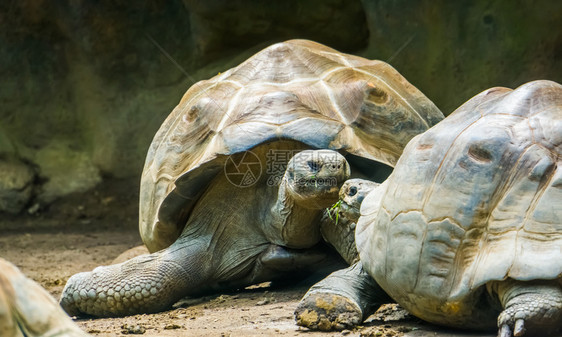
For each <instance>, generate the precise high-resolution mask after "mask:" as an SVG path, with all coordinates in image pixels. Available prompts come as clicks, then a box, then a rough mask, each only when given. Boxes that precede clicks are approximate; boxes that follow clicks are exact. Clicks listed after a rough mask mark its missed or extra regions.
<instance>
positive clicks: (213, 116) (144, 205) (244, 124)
mask: <svg viewBox="0 0 562 337" xmlns="http://www.w3.org/2000/svg"><path fill="white" fill-rule="evenodd" d="M442 118H443V115H442V114H441V112H440V111H439V109H437V107H436V106H435V105H434V104H433V103H432V102H431V101H430V100H429V99H427V97H425V96H424V95H423V94H422V93H421V92H420V91H419V90H417V89H416V88H415V87H414V86H412V85H411V84H410V83H408V81H406V79H404V77H402V76H401V75H400V74H399V73H398V72H397V71H396V70H395V69H394V68H392V67H391V66H389V65H388V64H386V63H384V62H381V61H372V60H367V59H364V58H360V57H357V56H352V55H347V54H343V53H340V52H337V51H335V50H333V49H330V48H328V47H326V46H323V45H321V44H318V43H315V42H312V41H306V40H291V41H287V42H283V43H278V44H274V45H272V46H270V47H268V48H266V49H264V50H262V51H260V52H259V53H257V54H256V55H254V56H252V57H251V58H249V59H248V60H247V61H245V62H243V63H242V64H240V65H239V66H237V67H235V68H233V69H230V70H228V71H226V72H224V73H222V74H219V75H217V76H215V77H213V78H211V79H210V80H206V81H201V82H198V83H196V84H194V85H193V86H192V87H191V88H190V89H189V90H188V91H187V92H186V94H185V95H184V97H183V98H182V100H181V102H180V103H179V104H178V106H177V107H176V108H175V109H174V110H173V111H172V113H171V114H170V115H169V116H168V118H167V119H166V120H165V121H164V123H163V124H162V126H161V127H160V129H159V131H158V132H157V133H156V136H155V137H154V140H153V142H152V145H151V146H150V149H149V151H148V155H147V158H146V163H145V167H144V171H143V174H142V179H141V193H140V224H139V227H140V232H141V236H142V238H143V241H144V242H145V244H146V245H147V246H148V248H149V250H151V251H155V250H159V249H162V248H164V247H167V246H168V245H169V244H171V243H172V242H173V241H175V239H176V238H177V236H178V235H179V233H180V232H181V230H182V228H183V226H184V224H185V222H186V219H187V218H188V216H189V212H190V209H191V207H192V206H193V204H194V203H195V202H196V201H197V199H198V197H199V195H200V194H201V192H202V191H203V190H204V189H205V187H206V186H207V184H208V183H209V181H210V180H211V179H212V178H213V177H214V176H215V175H216V174H217V173H218V172H220V170H221V169H222V164H223V162H224V160H225V158H226V157H227V156H229V155H232V154H234V153H237V152H241V151H245V150H249V149H251V148H253V147H255V146H256V145H258V144H261V143H264V142H268V141H275V140H280V139H289V140H295V141H299V142H301V143H304V144H306V145H307V146H308V147H310V148H330V149H335V150H339V151H341V152H348V153H352V154H354V155H357V156H362V157H365V158H369V159H372V160H377V161H379V162H383V163H386V164H389V165H394V163H395V162H396V160H397V159H398V157H399V156H400V154H401V153H402V150H403V148H404V146H405V145H406V144H407V142H408V141H409V140H410V139H411V138H412V137H413V136H415V135H416V134H419V133H420V132H423V131H425V130H426V129H428V128H429V127H431V126H432V125H434V124H435V123H437V122H439V121H440V120H441V119H442Z"/></svg>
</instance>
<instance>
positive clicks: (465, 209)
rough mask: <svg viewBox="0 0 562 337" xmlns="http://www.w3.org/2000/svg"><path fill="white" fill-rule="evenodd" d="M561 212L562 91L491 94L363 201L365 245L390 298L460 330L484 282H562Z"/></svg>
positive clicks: (420, 142) (532, 88)
mask: <svg viewBox="0 0 562 337" xmlns="http://www.w3.org/2000/svg"><path fill="white" fill-rule="evenodd" d="M561 206H562V86H561V85H560V84H557V83H554V82H550V81H535V82H530V83H527V84H525V85H522V86H521V87H519V88H517V89H516V90H511V89H507V88H493V89H489V90H487V91H484V92H483V93H481V94H479V95H477V96H475V97H474V98H472V99H471V100H469V101H468V102H466V103H465V104H464V105H462V106H461V107H460V108H458V109H457V110H456V111H455V112H453V113H452V114H451V115H450V116H449V117H447V118H446V119H444V120H443V121H442V122H440V123H439V124H437V125H436V126H434V127H433V128H431V129H430V130H428V131H426V132H425V133H423V134H421V135H418V136H416V137H415V138H414V139H412V141H411V142H410V143H409V144H408V145H407V147H406V148H405V149H404V153H403V155H402V157H401V158H400V160H399V161H398V163H397V164H396V166H395V169H394V171H393V172H392V174H391V175H390V177H389V178H388V179H387V180H386V181H385V182H384V183H383V184H382V185H381V186H380V187H379V188H378V189H376V190H375V191H374V192H371V193H370V194H369V195H368V196H367V197H366V198H365V200H364V202H363V204H362V209H361V218H360V220H359V224H358V226H357V233H356V239H357V245H358V249H359V251H360V257H361V260H362V261H363V264H364V266H365V268H366V269H367V270H368V271H369V272H370V274H371V275H372V276H373V277H374V278H375V279H376V281H377V282H378V283H379V284H380V285H381V286H382V287H383V289H385V291H387V292H388V293H389V295H390V296H392V297H393V298H394V299H395V300H397V301H398V302H399V303H401V304H403V305H405V306H406V308H407V309H408V310H410V311H411V312H412V313H414V314H416V315H418V316H419V317H422V318H424V319H427V320H430V321H440V322H441V323H443V322H445V321H447V320H452V323H451V324H453V325H454V324H459V320H458V318H457V316H456V315H457V314H459V315H465V316H469V315H472V313H470V314H469V313H468V312H469V311H470V310H473V308H472V307H471V304H469V302H470V301H468V300H467V298H469V297H470V296H476V295H477V292H478V291H481V290H482V286H483V285H484V284H486V283H487V282H490V281H493V280H498V281H499V280H504V279H506V278H512V279H516V280H533V279H556V278H560V275H562V207H561ZM463 303H465V304H466V305H464V304H463ZM431 310H433V311H434V312H433V313H431V314H429V313H428V312H429V311H431ZM437 315H442V316H443V317H441V318H439V319H437V320H436V319H435V318H436V316H437ZM455 320H456V321H455ZM494 323H495V322H494Z"/></svg>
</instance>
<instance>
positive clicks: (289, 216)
mask: <svg viewBox="0 0 562 337" xmlns="http://www.w3.org/2000/svg"><path fill="white" fill-rule="evenodd" d="M272 146H279V147H282V146H293V145H292V144H285V145H283V143H279V144H277V145H272V144H266V145H262V146H261V147H257V148H254V149H252V152H253V153H254V154H256V155H257V156H258V157H259V158H260V160H262V162H264V163H265V162H266V160H265V159H266V155H267V152H268V151H269V150H270V149H271V147H272ZM349 175H350V168H349V164H348V163H347V161H346V160H345V158H344V157H343V156H342V155H341V154H339V153H338V152H336V151H332V150H315V151H313V150H307V151H302V152H299V153H298V154H296V155H295V156H294V157H293V158H292V159H291V161H290V162H289V163H288V164H287V170H286V172H285V174H284V176H283V179H282V181H281V184H280V185H279V186H269V185H268V184H267V183H266V182H265V179H267V177H266V176H263V177H262V178H261V179H263V181H258V182H257V183H256V184H254V185H252V186H250V187H244V188H242V187H236V186H233V185H232V184H230V183H229V181H228V178H227V177H226V176H224V175H222V174H219V175H218V176H217V177H215V179H214V180H213V182H212V183H211V185H210V186H209V187H208V188H207V190H206V192H205V194H204V195H203V196H202V197H201V199H200V200H199V201H198V203H197V205H196V206H195V208H194V210H193V212H192V215H191V217H190V219H189V221H188V223H187V225H186V226H185V228H184V231H183V233H182V234H181V236H180V238H179V239H178V240H176V242H175V243H174V244H172V245H171V246H170V247H168V248H166V249H163V250H160V251H158V252H156V253H153V254H148V255H142V256H139V257H137V258H134V259H131V260H129V261H126V262H124V263H121V264H117V265H111V266H104V267H98V268H96V269H94V270H93V271H92V272H84V273H79V274H76V275H74V276H72V277H71V278H70V279H69V280H68V283H67V284H66V286H65V288H64V290H63V294H62V297H61V301H60V302H61V305H62V307H63V308H64V309H65V310H66V312H68V313H69V314H70V315H82V314H88V315H95V316H122V315H128V314H135V313H147V312H156V311H161V310H164V309H167V308H169V307H171V305H172V304H173V303H174V302H176V301H177V300H179V299H181V298H182V297H184V296H193V295H198V294H201V293H205V292H208V291H213V290H225V289H230V290H234V289H237V288H239V287H244V286H248V285H251V284H255V283H259V282H264V281H270V280H276V279H282V278H283V277H286V275H288V274H289V275H292V276H294V273H295V272H296V273H297V274H298V272H299V271H302V272H303V274H309V273H310V271H312V270H321V269H322V268H328V267H329V268H332V269H331V270H333V268H334V266H333V256H330V255H328V254H327V253H326V251H327V250H326V249H320V248H317V244H318V243H319V242H320V241H321V239H322V238H321V234H320V229H319V219H320V217H321V215H322V210H324V209H325V208H326V207H329V206H330V205H332V204H333V203H334V202H335V201H336V200H337V198H338V192H339V188H340V186H341V185H342V184H343V182H344V181H345V180H346V179H348V178H349Z"/></svg>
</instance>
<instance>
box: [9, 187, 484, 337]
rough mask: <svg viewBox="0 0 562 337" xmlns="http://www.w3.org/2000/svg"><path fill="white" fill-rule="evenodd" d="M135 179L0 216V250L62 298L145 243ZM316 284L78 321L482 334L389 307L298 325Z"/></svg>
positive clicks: (242, 332) (95, 329) (116, 330)
mask: <svg viewBox="0 0 562 337" xmlns="http://www.w3.org/2000/svg"><path fill="white" fill-rule="evenodd" d="M130 186H135V184H134V182H131V181H120V180H113V181H108V182H105V183H103V184H102V186H100V188H99V189H98V190H96V191H94V192H89V193H85V194H80V195H74V196H70V197H68V198H65V199H64V200H60V201H58V202H56V203H54V204H52V205H50V206H49V207H43V208H40V209H39V210H37V207H32V208H31V209H32V210H33V211H34V212H33V214H25V215H21V216H6V215H3V216H2V218H0V256H1V257H4V258H5V259H7V260H9V261H11V262H13V263H14V264H15V265H17V266H18V267H19V268H20V269H21V270H22V271H23V272H24V273H25V274H26V275H27V276H29V277H30V278H32V279H34V280H35V281H37V282H39V284H41V285H42V286H43V287H45V288H46V289H47V290H48V291H49V292H50V293H51V294H52V295H53V296H54V297H55V298H57V299H58V298H59V296H60V294H61V291H62V289H63V287H64V284H65V282H66V280H67V279H68V278H69V277H70V276H71V275H72V274H74V273H77V272H80V271H88V270H91V269H93V268H95V267H96V266H98V265H104V264H110V263H111V262H112V261H113V260H114V259H115V258H116V257H117V256H119V255H120V254H121V253H123V252H125V251H126V250H128V249H130V248H133V247H136V246H138V245H141V240H140V237H139V235H138V232H137V212H138V205H137V203H138V199H137V198H138V193H137V190H136V188H135V189H131V188H130ZM309 286H310V282H309V283H308V284H307V283H306V282H304V283H302V282H301V283H300V284H295V285H290V286H283V287H272V286H271V285H269V284H267V283H266V284H262V285H258V286H253V287H249V288H247V289H243V290H239V291H237V292H232V293H222V294H215V295H212V296H207V297H203V298H196V299H185V300H183V301H180V303H178V305H177V307H176V308H175V309H172V310H169V311H166V312H162V313H158V314H151V315H136V316H130V317H125V318H111V319H78V320H76V322H77V324H78V325H79V326H80V327H81V328H82V329H84V330H85V331H86V332H88V333H90V334H92V335H94V336H120V335H127V334H141V335H143V336H147V337H148V336H277V335H285V336H302V337H316V336H318V337H320V336H323V337H328V336H346V335H347V336H411V337H413V336H436V337H444V336H454V337H464V336H477V337H492V336H495V334H493V333H490V334H474V333H472V334H471V333H466V332H460V331H454V330H448V329H443V328H439V327H436V326H433V325H430V324H427V323H424V322H422V321H420V320H418V319H416V318H414V317H412V316H409V315H408V314H407V313H406V312H404V311H403V310H401V309H400V308H398V307H396V306H395V305H389V306H385V307H383V308H381V310H379V312H378V313H377V314H375V315H373V316H371V317H370V318H369V319H368V320H367V321H366V322H365V324H364V325H362V326H361V327H359V328H357V329H354V330H346V331H343V332H333V333H322V332H311V331H308V330H307V329H303V328H299V327H297V326H296V324H295V321H294V316H293V311H294V309H295V308H296V306H297V303H298V301H299V300H300V298H301V297H302V296H303V295H304V293H305V292H306V290H307V288H308V287H309Z"/></svg>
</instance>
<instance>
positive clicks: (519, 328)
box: [513, 319, 525, 337]
mask: <svg viewBox="0 0 562 337" xmlns="http://www.w3.org/2000/svg"><path fill="white" fill-rule="evenodd" d="M524 334H525V320H523V319H518V320H517V321H515V328H514V329H513V336H516V337H520V336H523V335H524Z"/></svg>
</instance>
